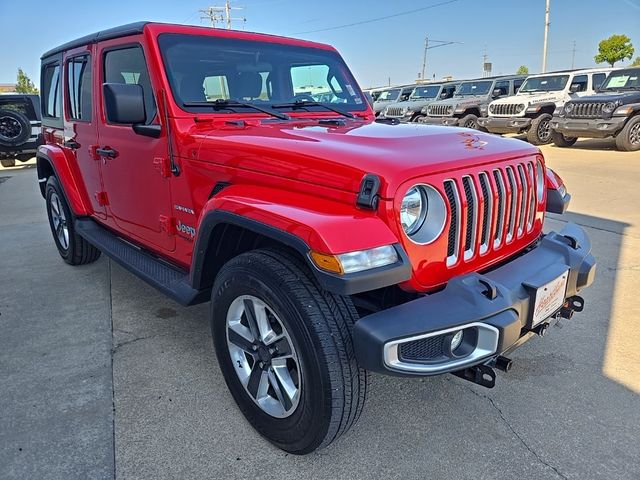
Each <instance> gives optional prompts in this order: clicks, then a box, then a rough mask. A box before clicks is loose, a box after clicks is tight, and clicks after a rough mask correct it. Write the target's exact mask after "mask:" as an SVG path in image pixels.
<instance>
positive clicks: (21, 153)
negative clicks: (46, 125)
mask: <svg viewBox="0 0 640 480" xmlns="http://www.w3.org/2000/svg"><path fill="white" fill-rule="evenodd" d="M40 129H41V122H40V97H39V96H38V95H26V94H2V95H0V164H2V166H3V167H13V166H14V165H15V164H16V160H19V161H21V162H26V161H27V160H29V159H31V158H33V157H35V155H36V149H37V148H38V146H39V145H41V144H42V134H41V132H40Z"/></svg>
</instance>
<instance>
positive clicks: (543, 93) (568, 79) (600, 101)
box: [379, 68, 640, 151]
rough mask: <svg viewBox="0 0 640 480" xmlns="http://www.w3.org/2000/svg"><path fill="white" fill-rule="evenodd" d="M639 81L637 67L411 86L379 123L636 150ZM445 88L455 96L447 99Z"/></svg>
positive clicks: (383, 109)
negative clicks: (608, 143) (610, 142)
mask: <svg viewBox="0 0 640 480" xmlns="http://www.w3.org/2000/svg"><path fill="white" fill-rule="evenodd" d="M639 79H640V68H626V69H614V68H593V69H584V70H566V71H558V72H552V73H546V74H540V75H530V76H528V77H524V76H517V75H514V76H501V77H492V78H479V79H475V80H466V81H461V82H460V81H459V82H447V83H434V84H426V85H417V86H415V87H414V90H413V92H412V93H411V94H410V95H409V96H408V98H407V100H405V101H398V102H395V103H388V102H387V103H386V105H383V106H382V107H381V108H379V116H382V117H384V118H392V119H397V120H399V121H401V122H416V123H426V124H431V125H448V126H462V127H467V128H475V129H478V130H481V131H485V132H491V133H495V134H507V133H512V134H526V137H527V140H528V141H529V142H530V143H532V144H533V145H544V144H548V143H551V142H553V143H554V144H555V145H557V146H559V147H570V146H572V145H573V144H574V143H575V142H576V141H577V139H578V138H580V137H583V138H606V137H614V138H615V139H616V146H617V148H618V149H619V150H624V151H636V150H640V80H639ZM446 87H450V88H454V89H455V92H447V93H445V91H444V90H445V88H446ZM405 88H406V87H405ZM391 90H393V89H391ZM383 93H384V92H383ZM418 107H420V108H418Z"/></svg>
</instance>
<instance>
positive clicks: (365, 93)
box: [364, 92, 373, 107]
mask: <svg viewBox="0 0 640 480" xmlns="http://www.w3.org/2000/svg"><path fill="white" fill-rule="evenodd" d="M364 98H366V99H367V103H368V104H369V105H370V106H371V107H373V97H372V96H371V94H370V93H369V92H364Z"/></svg>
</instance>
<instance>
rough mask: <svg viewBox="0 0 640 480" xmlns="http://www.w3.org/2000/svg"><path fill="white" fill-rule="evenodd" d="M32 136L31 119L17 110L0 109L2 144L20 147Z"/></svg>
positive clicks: (0, 139)
mask: <svg viewBox="0 0 640 480" xmlns="http://www.w3.org/2000/svg"><path fill="white" fill-rule="evenodd" d="M30 137H31V124H30V123H29V119H28V118H27V117H25V116H24V115H23V114H22V113H20V112H16V111H15V110H7V109H5V110H0V146H3V147H18V146H20V145H22V144H23V143H26V142H27V141H28V140H29V138H30Z"/></svg>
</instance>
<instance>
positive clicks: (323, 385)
mask: <svg viewBox="0 0 640 480" xmlns="http://www.w3.org/2000/svg"><path fill="white" fill-rule="evenodd" d="M246 295H250V296H252V297H256V298H257V299H259V300H261V301H262V302H264V303H265V304H266V305H267V306H268V308H269V309H270V310H271V311H272V312H273V314H274V315H275V316H276V317H277V319H278V320H279V321H280V323H281V324H282V325H283V326H284V329H286V331H287V333H288V336H289V337H290V339H291V340H292V344H293V347H294V349H295V351H296V352H298V353H297V357H298V360H299V371H300V374H301V375H300V377H299V379H298V383H299V384H300V385H301V387H300V391H299V395H298V400H297V403H296V406H295V408H293V407H291V408H292V410H291V412H290V413H289V414H288V416H286V417H284V418H276V417H275V416H272V415H270V414H269V413H267V412H266V411H265V410H264V409H263V408H261V407H259V406H258V404H257V402H256V401H255V400H254V398H252V397H251V396H250V394H249V391H248V387H247V388H245V386H244V384H243V383H242V382H241V380H240V377H239V374H238V373H236V366H235V363H233V362H234V361H232V358H231V353H230V350H229V348H230V347H229V345H228V340H227V313H228V312H229V310H230V307H232V305H233V302H234V301H237V300H238V299H239V298H240V297H243V298H245V297H244V296H246ZM211 300H212V301H211V330H212V334H213V342H214V345H215V350H216V355H217V357H218V362H219V365H220V369H221V370H222V373H223V375H224V378H225V381H226V383H227V386H228V387H229V390H230V392H231V394H232V395H233V398H234V399H235V401H236V403H237V404H238V407H239V408H240V410H241V411H242V413H243V414H244V415H245V417H246V418H247V420H248V421H249V423H251V425H252V426H253V427H254V428H255V429H256V430H257V431H258V432H259V433H260V434H261V435H263V436H264V437H265V438H266V439H268V440H269V441H270V442H272V443H273V444H274V445H276V446H278V447H279V448H281V449H283V450H285V451H287V452H290V453H294V454H306V453H310V452H312V451H314V450H316V449H318V448H323V447H326V446H327V445H329V444H330V443H331V442H333V441H334V440H336V439H337V438H338V437H339V436H340V435H342V434H343V433H345V432H346V431H347V430H348V429H349V428H350V427H351V426H352V425H353V424H354V423H355V422H356V420H357V419H358V418H359V416H360V413H361V412H362V408H363V406H364V401H365V396H366V390H367V378H368V377H367V372H366V371H365V370H363V369H361V368H359V366H358V364H357V362H356V358H355V353H354V349H353V344H352V339H351V330H352V327H353V324H354V322H355V321H356V320H357V318H358V314H357V312H356V310H355V308H354V306H353V304H352V302H351V300H350V299H349V298H348V297H342V296H339V295H334V294H331V293H329V292H327V291H324V290H323V289H322V288H321V287H320V286H319V285H318V283H317V281H316V280H315V278H314V277H313V275H312V274H311V272H309V270H308V269H307V267H306V266H305V265H304V264H303V263H302V262H301V261H300V260H298V259H297V258H295V257H294V256H290V255H289V254H287V253H285V252H280V251H276V250H254V251H250V252H248V253H244V254H242V255H239V256H238V257H235V258H233V259H232V260H230V261H229V262H228V263H227V264H225V265H224V266H223V268H222V269H221V270H220V272H219V274H218V275H217V277H216V281H215V284H214V286H213V291H212V298H211ZM244 315H245V317H244V318H245V319H246V313H245V314H244ZM270 318H272V317H270ZM261 348H262V347H261ZM245 351H246V350H245ZM247 358H249V357H247ZM237 361H238V360H237V358H236V360H235V362H237ZM256 362H257V360H254V361H253V362H252V363H253V366H252V367H251V366H249V368H250V371H251V372H252V373H253V371H254V369H255V366H256ZM261 365H262V364H261ZM262 369H263V370H264V367H263V368H262Z"/></svg>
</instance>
